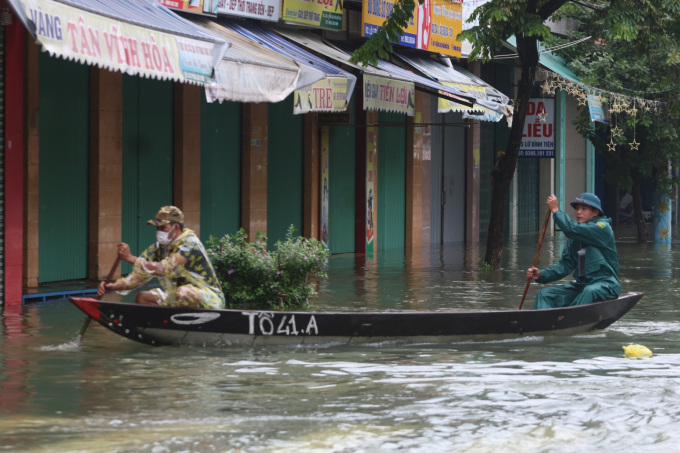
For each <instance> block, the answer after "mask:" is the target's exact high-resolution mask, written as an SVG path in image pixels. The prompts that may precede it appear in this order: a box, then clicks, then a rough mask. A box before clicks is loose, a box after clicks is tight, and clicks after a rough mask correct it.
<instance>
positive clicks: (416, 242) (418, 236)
mask: <svg viewBox="0 0 680 453" xmlns="http://www.w3.org/2000/svg"><path fill="white" fill-rule="evenodd" d="M424 96H429V95H425V94H423V93H421V92H420V91H416V114H415V118H414V117H411V116H407V117H406V238H405V242H404V243H405V246H406V248H407V249H411V248H420V247H421V246H422V244H423V127H422V126H420V127H413V124H414V122H417V123H422V122H423V119H422V118H423V97H424ZM414 256H415V255H414Z"/></svg>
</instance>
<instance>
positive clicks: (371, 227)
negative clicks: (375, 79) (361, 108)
mask: <svg viewBox="0 0 680 453" xmlns="http://www.w3.org/2000/svg"><path fill="white" fill-rule="evenodd" d="M366 116H367V122H368V127H367V128H366V253H370V254H372V253H373V244H374V243H375V233H376V222H375V219H374V213H375V207H376V206H377V203H376V202H375V201H374V200H375V199H376V190H377V188H378V186H377V185H376V184H375V169H376V165H375V163H376V162H375V156H376V155H377V154H378V128H376V127H371V125H373V124H377V123H378V112H368V114H367V115H366Z"/></svg>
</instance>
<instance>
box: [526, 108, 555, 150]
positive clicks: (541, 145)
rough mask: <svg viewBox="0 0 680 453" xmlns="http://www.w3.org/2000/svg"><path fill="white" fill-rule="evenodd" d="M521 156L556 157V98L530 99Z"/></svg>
mask: <svg viewBox="0 0 680 453" xmlns="http://www.w3.org/2000/svg"><path fill="white" fill-rule="evenodd" d="M519 157H555V99H542V98H538V99H529V103H528V104H527V116H526V120H525V121H524V133H523V134H522V142H521V144H520V147H519Z"/></svg>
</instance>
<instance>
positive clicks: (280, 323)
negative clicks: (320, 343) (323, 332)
mask: <svg viewBox="0 0 680 453" xmlns="http://www.w3.org/2000/svg"><path fill="white" fill-rule="evenodd" d="M241 314H242V315H243V316H247V317H248V334H249V335H274V334H275V333H276V334H277V335H298V334H300V335H319V327H318V326H317V325H316V319H315V318H314V315H312V316H310V318H309V321H308V322H307V327H306V328H304V329H302V330H299V331H298V330H297V326H296V322H295V315H290V319H288V315H283V316H280V315H276V314H274V313H270V312H262V311H256V312H244V313H241ZM256 319H257V320H258V322H255V320H256ZM258 328H259V329H258ZM256 330H257V332H256Z"/></svg>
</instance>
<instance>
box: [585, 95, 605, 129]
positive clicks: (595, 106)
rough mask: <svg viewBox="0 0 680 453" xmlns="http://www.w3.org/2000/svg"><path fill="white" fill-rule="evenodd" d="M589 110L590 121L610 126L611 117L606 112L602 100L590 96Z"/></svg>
mask: <svg viewBox="0 0 680 453" xmlns="http://www.w3.org/2000/svg"><path fill="white" fill-rule="evenodd" d="M588 109H589V110H590V121H591V122H592V121H597V122H599V123H605V124H609V115H608V112H606V111H605V108H604V106H603V105H602V101H600V98H599V97H597V96H593V95H590V94H589V95H588Z"/></svg>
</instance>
